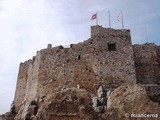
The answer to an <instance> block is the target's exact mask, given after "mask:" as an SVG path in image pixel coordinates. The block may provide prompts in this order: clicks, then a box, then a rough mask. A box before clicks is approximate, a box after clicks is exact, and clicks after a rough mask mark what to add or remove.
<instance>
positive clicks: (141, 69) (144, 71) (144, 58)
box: [133, 43, 160, 84]
mask: <svg viewBox="0 0 160 120" xmlns="http://www.w3.org/2000/svg"><path fill="white" fill-rule="evenodd" d="M133 51H134V61H135V66H136V75H137V82H138V83H141V84H157V83H158V81H159V80H160V74H159V70H160V68H159V65H158V55H157V49H156V45H155V44H153V43H146V44H144V45H133Z"/></svg>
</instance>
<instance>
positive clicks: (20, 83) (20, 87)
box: [14, 60, 32, 106]
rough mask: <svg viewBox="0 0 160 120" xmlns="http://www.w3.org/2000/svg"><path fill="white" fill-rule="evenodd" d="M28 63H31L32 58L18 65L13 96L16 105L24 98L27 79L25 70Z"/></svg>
mask: <svg viewBox="0 0 160 120" xmlns="http://www.w3.org/2000/svg"><path fill="white" fill-rule="evenodd" d="M30 64H32V60H28V61H26V62H24V63H21V64H20V66H19V73H18V78H17V85H16V92H15V98H14V103H15V105H16V106H19V105H20V104H21V103H22V101H23V100H24V97H25V91H26V84H27V79H28V74H27V72H28V69H29V65H30Z"/></svg>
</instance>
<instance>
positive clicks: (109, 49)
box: [108, 44, 116, 51]
mask: <svg viewBox="0 0 160 120" xmlns="http://www.w3.org/2000/svg"><path fill="white" fill-rule="evenodd" d="M108 51H116V44H108Z"/></svg>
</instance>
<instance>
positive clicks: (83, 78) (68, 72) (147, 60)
mask: <svg viewBox="0 0 160 120" xmlns="http://www.w3.org/2000/svg"><path fill="white" fill-rule="evenodd" d="M128 83H140V84H143V85H144V86H145V87H146V90H147V92H148V93H149V94H158V93H159V92H160V91H159V85H160V46H156V45H155V44H153V43H146V44H144V45H132V42H131V35H130V30H125V29H123V30H115V29H111V28H103V27H102V26H98V25H97V26H92V27H91V37H90V38H89V39H88V40H86V41H84V42H81V43H78V44H71V45H70V47H69V48H64V47H63V46H58V47H52V45H51V44H49V45H48V47H47V48H46V49H42V50H40V51H37V54H36V56H34V57H33V58H32V60H28V61H26V62H24V63H21V64H20V67H19V73H18V79H17V87H16V93H15V98H14V104H15V105H16V106H19V105H20V104H21V103H22V101H24V100H26V99H28V100H32V99H35V98H36V97H43V96H46V94H50V93H53V92H57V91H60V90H63V89H65V88H70V87H75V88H77V87H78V88H84V89H86V90H87V91H89V92H90V93H96V91H97V88H98V86H99V85H102V84H103V85H105V86H107V88H108V89H111V90H112V89H114V88H117V87H119V86H121V85H124V84H128Z"/></svg>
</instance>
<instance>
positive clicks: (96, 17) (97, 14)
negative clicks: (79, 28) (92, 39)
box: [96, 12, 98, 25]
mask: <svg viewBox="0 0 160 120" xmlns="http://www.w3.org/2000/svg"><path fill="white" fill-rule="evenodd" d="M96 25H98V14H97V12H96Z"/></svg>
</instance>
